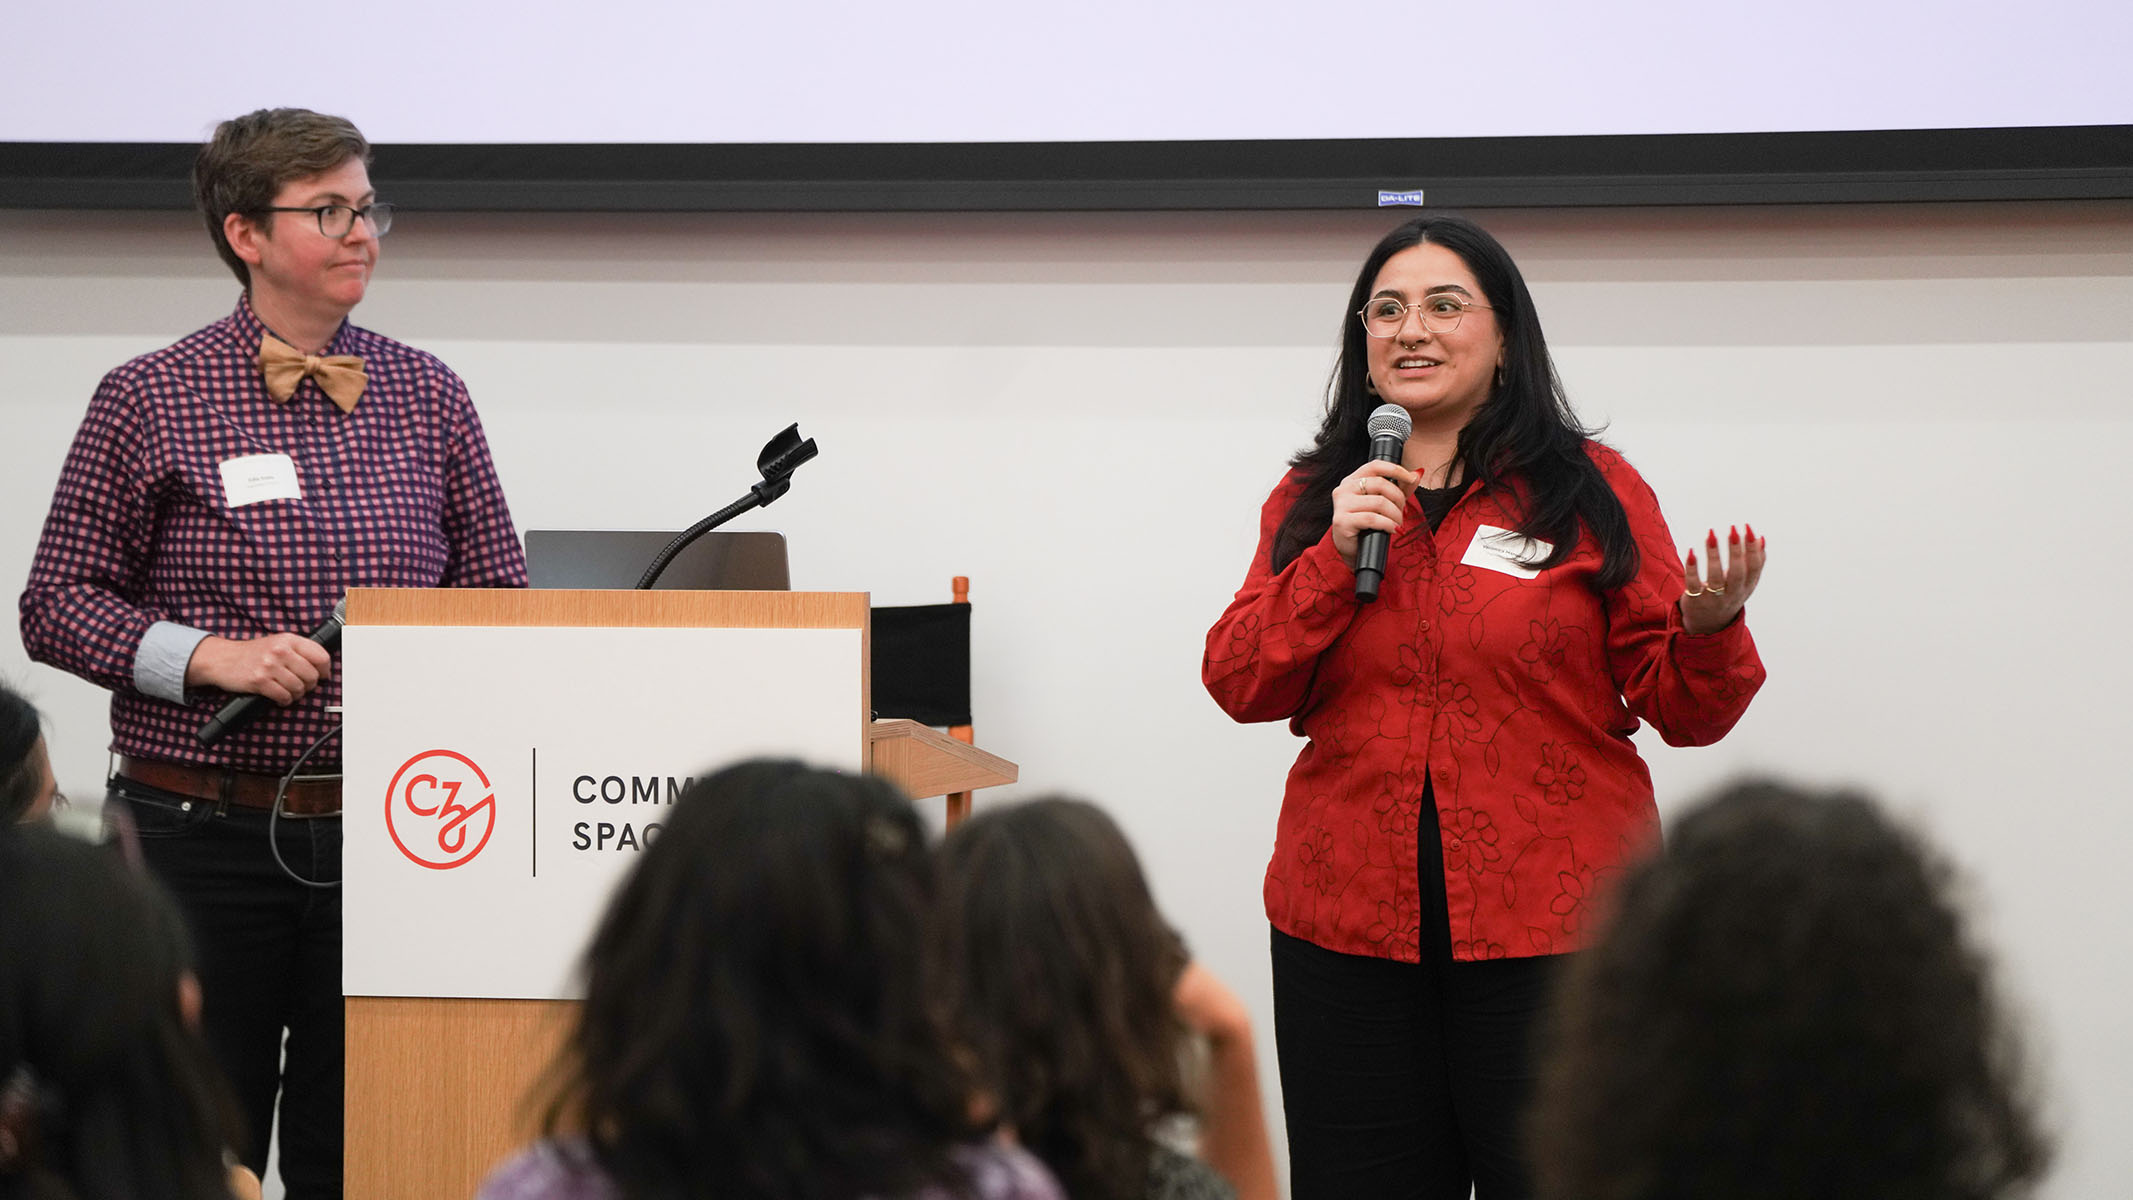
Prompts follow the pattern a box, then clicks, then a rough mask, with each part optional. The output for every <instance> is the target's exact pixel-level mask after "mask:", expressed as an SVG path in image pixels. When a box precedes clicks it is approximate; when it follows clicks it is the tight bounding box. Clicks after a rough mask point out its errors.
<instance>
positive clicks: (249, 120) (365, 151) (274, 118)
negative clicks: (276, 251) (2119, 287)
mask: <svg viewBox="0 0 2133 1200" xmlns="http://www.w3.org/2000/svg"><path fill="white" fill-rule="evenodd" d="M351 158H359V159H362V160H363V162H364V164H365V165H366V166H367V165H369V163H370V143H369V142H367V141H364V140H363V134H362V131H361V130H359V129H357V128H356V127H355V125H354V124H352V123H351V122H350V121H349V120H348V119H347V118H346V117H329V116H327V115H326V114H324V113H315V112H312V111H311V110H310V109H307V108H262V109H260V110H259V111H258V112H252V113H246V114H245V115H244V116H241V117H233V118H231V119H230V120H227V121H224V122H223V123H222V124H220V125H218V126H216V127H215V136H214V137H212V138H210V139H208V143H207V144H206V145H205V146H202V147H200V155H199V157H198V158H196V159H194V160H193V199H194V201H195V202H197V203H198V204H199V205H200V215H201V216H202V217H204V218H205V219H206V220H207V235H208V236H209V237H210V238H213V239H214V242H215V253H217V254H220V255H221V256H222V261H223V262H226V263H228V264H229V266H230V270H231V271H233V272H235V273H236V275H237V282H239V283H241V284H243V285H245V286H246V287H248V288H249V287H251V286H252V272H251V269H250V268H249V267H247V266H245V263H244V260H243V259H241V258H239V257H237V252H236V251H234V250H232V249H230V239H229V236H228V235H227V234H225V233H223V231H222V226H223V223H224V221H225V220H226V219H227V218H228V217H229V215H230V214H231V213H238V214H241V215H245V216H249V215H251V214H254V213H257V212H260V211H262V210H263V209H265V208H267V207H268V206H270V205H272V204H273V203H274V197H276V196H278V195H280V194H281V189H282V188H284V187H286V186H287V185H288V184H290V183H291V182H293V181H295V180H298V179H308V178H310V177H311V176H313V175H321V174H324V173H325V172H327V171H331V170H333V169H334V168H335V167H338V166H340V165H341V164H342V163H345V162H347V161H348V160H349V159H351Z"/></svg>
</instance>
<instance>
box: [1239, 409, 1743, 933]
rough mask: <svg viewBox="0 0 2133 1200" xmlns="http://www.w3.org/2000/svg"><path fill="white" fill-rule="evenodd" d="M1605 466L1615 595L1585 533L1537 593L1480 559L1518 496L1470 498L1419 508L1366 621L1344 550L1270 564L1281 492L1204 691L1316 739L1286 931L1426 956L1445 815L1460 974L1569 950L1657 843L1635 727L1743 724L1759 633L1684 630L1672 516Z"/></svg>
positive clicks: (1270, 898) (1275, 878)
mask: <svg viewBox="0 0 2133 1200" xmlns="http://www.w3.org/2000/svg"><path fill="white" fill-rule="evenodd" d="M1587 452H1588V453H1589V454H1591V456H1592V458H1593V461H1594V462H1596V463H1597V464H1598V465H1599V467H1600V470H1601V472H1602V473H1603V474H1604V475H1605V476H1606V477H1607V479H1608V481H1609V483H1610V484H1611V485H1612V486H1613V487H1614V489H1615V493H1616V494H1617V495H1618V496H1620V497H1621V498H1622V503H1623V506H1624V508H1625V509H1626V510H1627V512H1628V516H1629V525H1630V529H1631V531H1632V534H1633V535H1634V536H1635V538H1636V540H1637V545H1638V548H1639V550H1640V551H1641V557H1642V562H1641V564H1640V566H1639V569H1638V572H1637V574H1636V576H1635V577H1634V578H1633V579H1631V580H1630V582H1629V583H1627V584H1626V585H1624V586H1622V587H1620V588H1616V589H1614V590H1613V591H1608V592H1602V591H1600V590H1598V589H1597V588H1595V587H1594V586H1593V582H1592V581H1593V578H1594V576H1595V575H1596V573H1597V571H1598V569H1599V563H1600V555H1599V550H1598V547H1597V546H1596V545H1594V544H1593V543H1592V541H1591V539H1590V538H1584V539H1581V540H1580V542H1579V544H1578V545H1577V547H1576V548H1575V549H1574V550H1573V552H1572V554H1571V555H1570V557H1569V559H1568V560H1567V561H1565V562H1563V563H1562V564H1560V565H1558V566H1555V567H1551V568H1549V569H1548V570H1546V571H1544V572H1542V573H1541V574H1540V575H1539V576H1537V577H1535V578H1532V579H1527V578H1523V577H1522V576H1520V575H1519V574H1517V573H1515V572H1513V571H1510V570H1494V569H1491V568H1490V567H1489V566H1487V565H1486V563H1487V561H1489V560H1488V556H1487V551H1486V547H1480V548H1477V547H1476V546H1475V538H1476V534H1477V532H1478V529H1479V527H1480V526H1482V525H1494V526H1497V527H1498V528H1504V529H1511V528H1516V527H1517V525H1518V523H1519V513H1520V509H1519V499H1518V495H1517V489H1516V487H1515V486H1514V487H1512V488H1510V489H1508V490H1505V491H1496V492H1488V493H1482V492H1479V491H1476V492H1471V493H1469V494H1468V495H1466V496H1464V497H1462V498H1461V499H1460V501H1459V502H1458V503H1457V504H1456V505H1455V506H1454V507H1453V509H1452V511H1451V513H1450V514H1449V515H1448V516H1446V517H1445V519H1444V522H1443V524H1442V526H1441V527H1440V528H1438V529H1437V530H1436V531H1435V532H1434V533H1433V532H1432V531H1431V530H1430V528H1429V524H1428V522H1427V521H1426V520H1425V519H1424V517H1423V516H1422V511H1421V507H1420V505H1419V504H1410V505H1409V506H1408V511H1407V519H1406V523H1405V524H1404V525H1403V526H1402V528H1401V530H1400V533H1399V535H1398V536H1397V537H1395V538H1394V539H1393V550H1392V556H1391V560H1390V562H1389V563H1388V564H1387V566H1388V569H1387V573H1386V579H1385V584H1384V591H1383V593H1382V594H1381V595H1380V597H1379V599H1378V601H1377V603H1375V604H1371V605H1368V606H1362V605H1358V604H1356V603H1355V598H1354V588H1355V582H1354V575H1353V573H1352V572H1350V571H1349V569H1348V567H1347V566H1346V564H1344V563H1342V562H1341V560H1340V557H1339V555H1338V554H1336V553H1335V552H1334V550H1333V546H1332V542H1331V540H1330V539H1324V540H1321V541H1320V542H1319V543H1318V544H1317V545H1315V546H1312V547H1310V548H1309V549H1307V550H1305V551H1304V552H1303V554H1301V555H1299V556H1298V557H1297V558H1296V560H1295V561H1294V562H1292V563H1290V564H1289V565H1288V566H1287V567H1286V568H1285V569H1284V570H1282V571H1280V572H1275V571H1272V570H1270V569H1269V563H1268V557H1267V556H1268V552H1269V548H1270V546H1271V541H1272V537H1273V533H1274V531H1275V529H1276V528H1277V527H1278V526H1279V525H1280V523H1281V519H1282V517H1283V516H1284V515H1285V514H1286V513H1287V512H1288V509H1289V505H1290V503H1291V502H1292V501H1293V500H1294V498H1295V495H1296V489H1297V486H1298V484H1297V481H1296V480H1295V478H1294V477H1293V476H1292V477H1291V478H1289V479H1285V480H1283V482H1282V484H1281V486H1279V487H1278V488H1276V489H1275V491H1274V493H1273V495H1272V496H1270V497H1268V499H1267V502H1266V505H1265V507H1264V508H1263V509H1262V511H1261V514H1260V544H1259V550H1258V553H1257V555H1256V556H1255V557H1254V559H1253V562H1252V567H1251V570H1250V572H1249V573H1248V574H1247V575H1246V577H1245V581H1244V586H1243V587H1241V588H1240V589H1238V592H1237V596H1236V599H1235V600H1234V601H1233V602H1232V603H1231V604H1230V606H1229V609H1228V611H1226V612H1224V613H1223V614H1222V619H1221V620H1219V621H1217V622H1215V625H1214V628H1213V629H1211V630H1209V632H1208V636H1207V650H1206V656H1205V658H1204V659H1203V660H1202V664H1201V677H1202V679H1203V681H1204V682H1205V683H1206V685H1207V690H1208V692H1209V693H1210V694H1211V695H1213V696H1214V698H1215V701H1216V702H1217V703H1218V704H1220V705H1221V706H1222V708H1223V710H1224V711H1225V712H1227V713H1229V714H1230V716H1232V717H1234V718H1236V719H1237V720H1239V721H1287V722H1289V726H1290V729H1291V730H1292V731H1293V732H1295V733H1297V734H1298V735H1300V736H1303V737H1305V738H1307V739H1309V740H1308V741H1307V742H1305V744H1304V748H1303V751H1302V753H1301V754H1299V755H1298V756H1297V759H1296V765H1295V766H1294V767H1293V768H1291V769H1290V771H1289V781H1288V787H1287V791H1286V793H1285V795H1284V797H1283V801H1282V811H1281V818H1280V821H1279V823H1278V827H1277V828H1276V830H1275V848H1274V854H1273V856H1272V858H1271V859H1270V860H1269V862H1268V864H1267V875H1266V888H1265V898H1266V907H1267V917H1268V919H1269V920H1270V921H1272V922H1273V924H1274V926H1275V927H1276V928H1278V929H1280V930H1282V931H1283V932H1285V933H1288V934H1290V935H1292V936H1295V937H1300V938H1306V939H1308V940H1310V941H1313V942H1316V943H1317V944H1319V945H1321V946H1325V947H1327V948H1328V949H1332V950H1339V951H1343V952H1346V953H1350V954H1373V955H1378V956H1381V957H1386V958H1395V959H1401V960H1404V961H1408V962H1413V961H1415V960H1416V959H1417V958H1418V957H1419V955H1420V936H1419V929H1418V923H1419V921H1420V919H1421V917H1420V914H1421V898H1420V894H1419V884H1418V881H1417V867H1418V863H1417V860H1416V855H1417V853H1418V852H1419V851H1418V845H1417V843H1418V836H1417V835H1418V829H1419V830H1426V829H1427V826H1421V825H1420V824H1419V823H1420V822H1421V821H1423V820H1425V819H1434V821H1435V824H1436V826H1437V831H1438V834H1439V844H1440V845H1441V846H1442V848H1443V854H1444V870H1445V895H1446V900H1447V901H1448V903H1449V905H1450V910H1451V925H1452V928H1451V931H1450V932H1451V935H1452V945H1453V954H1454V955H1455V957H1458V958H1460V959H1463V960H1473V959H1486V958H1501V957H1507V956H1511V955H1525V954H1550V953H1556V952H1560V951H1564V950H1570V949H1574V948H1576V947H1577V945H1578V944H1579V943H1580V941H1581V939H1582V938H1583V937H1584V936H1586V934H1587V932H1588V929H1587V925H1588V922H1589V920H1590V917H1591V913H1592V911H1593V909H1592V904H1593V902H1594V900H1595V898H1596V897H1597V896H1598V895H1600V894H1601V893H1602V892H1604V889H1605V887H1606V885H1607V880H1608V878H1609V876H1610V875H1611V874H1613V873H1614V871H1615V870H1616V869H1617V868H1618V867H1619V866H1620V865H1621V864H1622V862H1623V860H1624V859H1625V858H1627V857H1628V856H1630V855H1632V854H1634V853H1635V852H1636V851H1637V848H1638V847H1640V846H1643V845H1646V844H1648V843H1649V842H1650V841H1651V840H1652V839H1653V838H1654V837H1655V836H1656V834H1657V829H1658V817H1657V811H1656V809H1655V808H1654V806H1653V803H1652V785H1651V776H1650V774H1649V772H1647V771H1646V769H1645V766H1644V762H1643V760H1642V759H1640V758H1639V757H1638V756H1637V752H1636V748H1635V747H1634V746H1633V745H1632V744H1631V742H1630V740H1629V735H1630V734H1631V733H1632V732H1633V731H1634V730H1635V729H1636V728H1637V726H1638V723H1639V721H1640V720H1641V721H1648V722H1650V723H1651V724H1652V725H1653V726H1654V727H1655V728H1656V729H1657V730H1658V731H1659V734H1660V736H1661V737H1663V738H1665V739H1666V740H1667V742H1668V743H1670V744H1673V745H1702V744H1705V743H1708V742H1712V741H1716V740H1717V739H1718V738H1719V737H1721V736H1723V735H1724V734H1725V733H1726V731H1727V730H1729V729H1731V728H1732V727H1733V724H1734V723H1735V722H1736V721H1738V720H1739V719H1740V717H1741V714H1742V713H1743V712H1745V711H1746V710H1747V707H1748V702H1749V701H1750V700H1751V699H1752V698H1753V697H1754V695H1755V692H1756V689H1757V688H1759V687H1760V686H1761V685H1762V681H1763V675H1764V672H1763V665H1762V661H1761V659H1760V658H1759V657H1758V656H1757V654H1756V651H1755V642H1754V640H1753V639H1752V638H1751V637H1750V636H1749V634H1748V629H1747V624H1746V622H1745V620H1742V621H1736V622H1735V623H1734V624H1733V625H1732V626H1730V627H1728V628H1726V629H1724V630H1721V631H1719V632H1717V633H1714V634H1709V635H1706V636H1701V637H1695V636H1690V635H1689V634H1687V633H1685V632H1684V631H1683V630H1682V629H1681V625H1680V619H1679V616H1678V612H1679V607H1678V605H1676V603H1675V600H1676V598H1677V597H1679V596H1680V594H1681V591H1682V577H1681V563H1680V560H1679V559H1677V558H1676V557H1675V554H1674V541H1673V537H1672V535H1671V534H1670V533H1668V531H1667V528H1666V522H1665V520H1664V519H1663V518H1662V517H1661V516H1660V513H1659V504H1658V501H1657V499H1656V498H1655V497H1654V496H1653V495H1652V492H1651V489H1650V488H1649V487H1647V486H1646V485H1645V483H1644V480H1643V479H1642V478H1641V477H1639V476H1638V474H1637V473H1636V471H1635V470H1633V469H1632V468H1631V467H1630V466H1629V464H1628V463H1626V462H1624V461H1623V460H1622V458H1621V456H1619V455H1617V454H1615V453H1614V452H1613V451H1611V450H1608V449H1606V448H1605V447H1602V446H1598V445H1592V444H1589V445H1588V447H1587ZM1469 558H1472V559H1475V560H1476V562H1478V563H1480V564H1481V565H1475V563H1470V562H1466V561H1463V560H1466V559H1469ZM1425 778H1426V779H1427V780H1428V781H1429V782H1430V783H1431V785H1432V790H1433V793H1434V796H1435V800H1436V810H1435V813H1434V814H1433V818H1429V817H1425V815H1424V813H1423V811H1422V809H1421V799H1422V792H1423V781H1424V779H1425ZM1419 840H1421V841H1423V842H1426V841H1427V840H1428V836H1427V834H1426V833H1422V834H1421V836H1420V839H1419Z"/></svg>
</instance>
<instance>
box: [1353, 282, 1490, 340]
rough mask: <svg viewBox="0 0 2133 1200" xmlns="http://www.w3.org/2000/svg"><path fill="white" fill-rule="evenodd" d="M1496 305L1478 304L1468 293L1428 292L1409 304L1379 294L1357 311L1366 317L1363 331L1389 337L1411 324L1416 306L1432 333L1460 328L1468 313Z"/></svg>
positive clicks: (1423, 326)
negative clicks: (1462, 294)
mask: <svg viewBox="0 0 2133 1200" xmlns="http://www.w3.org/2000/svg"><path fill="white" fill-rule="evenodd" d="M1494 307H1495V306H1494V305H1489V304H1477V303H1475V302H1474V301H1472V300H1469V299H1467V298H1466V297H1464V296H1455V295H1453V294H1451V293H1450V292H1439V293H1437V294H1436V295H1434V296H1424V297H1422V298H1421V299H1420V300H1417V301H1415V302H1414V303H1413V304H1409V303H1407V302H1406V301H1404V300H1400V299H1397V298H1395V297H1392V296H1377V297H1374V298H1372V299H1371V301H1370V303H1368V304H1365V305H1364V306H1363V307H1362V308H1361V309H1359V310H1358V311H1357V312H1356V314H1355V315H1356V316H1358V317H1361V318H1362V319H1363V332H1365V333H1367V334H1369V335H1370V336H1371V337H1374V338H1389V337H1392V336H1394V335H1396V334H1398V333H1399V332H1400V328H1401V326H1403V325H1406V324H1407V314H1408V311H1409V310H1413V311H1414V312H1415V313H1416V314H1418V315H1419V316H1420V317H1421V318H1422V328H1424V329H1426V330H1428V331H1429V332H1431V333H1450V332H1451V331H1452V330H1454V329H1457V328H1459V322H1461V321H1463V320H1465V319H1466V314H1467V313H1469V312H1471V311H1472V310H1474V309H1477V308H1488V309H1493V308H1494Z"/></svg>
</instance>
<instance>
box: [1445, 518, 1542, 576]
mask: <svg viewBox="0 0 2133 1200" xmlns="http://www.w3.org/2000/svg"><path fill="white" fill-rule="evenodd" d="M1553 553H1555V546H1554V544H1553V543H1551V542H1544V541H1541V540H1540V539H1539V538H1529V537H1521V536H1520V535H1518V534H1517V533H1514V532H1512V531H1511V530H1508V529H1502V528H1498V527H1497V526H1494V525H1483V526H1481V527H1480V528H1479V529H1476V530H1475V531H1474V540H1473V541H1471V542H1469V543H1467V547H1466V557H1464V558H1461V559H1460V560H1459V561H1460V562H1461V563H1463V564H1465V565H1466V566H1469V567H1483V568H1486V569H1488V570H1491V571H1501V572H1503V573H1504V574H1506V575H1516V576H1517V577H1519V578H1520V579H1532V578H1534V577H1535V576H1537V575H1539V574H1540V571H1539V570H1538V569H1537V568H1535V567H1534V566H1532V564H1533V563H1537V562H1539V561H1541V560H1542V559H1544V558H1546V557H1548V556H1549V555H1550V554H1553Z"/></svg>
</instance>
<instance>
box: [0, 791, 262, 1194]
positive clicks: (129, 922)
mask: <svg viewBox="0 0 2133 1200" xmlns="http://www.w3.org/2000/svg"><path fill="white" fill-rule="evenodd" d="M198 996H199V993H198V987H197V984H196V983H195V982H194V981H193V979H192V976H191V974H190V972H189V966H188V958H187V950H186V942H185V937H184V929H183V926H182V923H181V922H180V919H179V917H178V914H177V911H176V909H175V908H174V907H173V906H172V904H171V902H170V901H169V899H168V897H166V896H165V895H164V894H163V893H162V891H161V889H160V888H158V887H157V886H156V885H155V883H154V882H153V881H152V880H150V879H149V878H148V877H147V876H145V875H143V874H140V873H139V872H137V871H134V870H131V869H129V868H127V867H126V866H125V864H124V862H123V860H121V859H120V858H119V857H118V856H117V855H116V854H115V853H113V852H112V851H111V850H110V849H109V848H107V847H102V846H95V845H91V844H89V843H87V842H82V841H77V840H75V839H72V838H69V837H65V836H62V835H60V834H58V833H55V832H53V831H51V830H49V829H45V828H39V827H21V828H14V829H0V1197H10V1198H12V1197H18V1196H20V1197H39V1198H46V1197H51V1198H66V1200H206V1198H208V1197H213V1198H214V1200H228V1198H229V1195H230V1190H229V1178H230V1177H229V1172H228V1169H227V1168H226V1167H225V1165H224V1162H223V1148H224V1147H226V1146H228V1145H230V1144H231V1142H230V1138H231V1136H232V1134H233V1133H234V1125H233V1124H232V1120H233V1117H232V1110H231V1108H230V1104H229V1101H228V1098H227V1095H226V1092H225V1089H224V1086H223V1084H222V1081H221V1077H220V1075H218V1074H217V1073H216V1070H215V1068H214V1066H213V1064H212V1061H211V1060H210V1057H209V1054H208V1051H207V1048H206V1046H205V1044H204V1043H203V1042H202V1041H201V1040H200V1037H199V1035H198V1033H197V1031H196V1030H195V1029H194V1023H195V1021H196V1019H197V1010H198V1002H199V1001H198Z"/></svg>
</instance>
